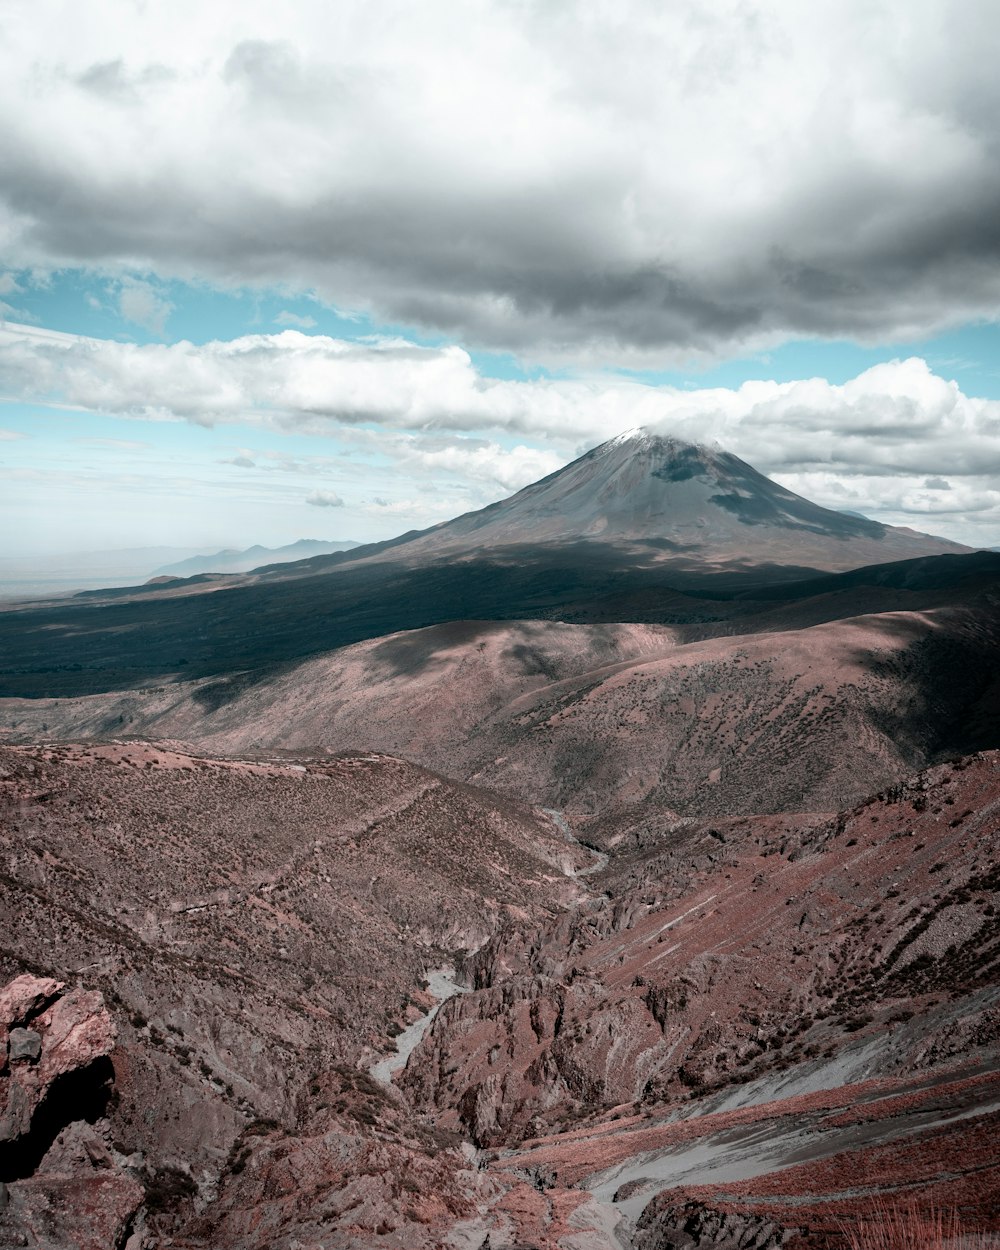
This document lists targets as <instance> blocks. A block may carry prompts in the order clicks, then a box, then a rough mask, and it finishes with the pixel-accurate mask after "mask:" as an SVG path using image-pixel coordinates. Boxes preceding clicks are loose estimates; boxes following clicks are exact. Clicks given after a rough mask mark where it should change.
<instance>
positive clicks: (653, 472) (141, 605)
mask: <svg viewBox="0 0 1000 1250" xmlns="http://www.w3.org/2000/svg"><path fill="white" fill-rule="evenodd" d="M956 558H959V560H960V562H961V561H962V559H964V561H976V560H979V559H981V558H982V557H981V556H973V555H971V554H969V553H968V549H967V548H964V547H960V546H958V545H957V544H955V543H951V542H947V541H946V540H944V539H941V538H933V537H930V536H928V535H926V534H918V533H916V532H915V531H913V530H907V529H897V528H893V527H891V526H884V525H880V524H878V523H877V522H875V521H871V520H868V519H866V518H864V517H857V516H849V515H846V514H844V513H840V512H835V511H831V510H830V509H828V508H822V507H819V506H818V505H817V504H814V503H811V502H810V501H809V500H807V499H803V498H802V497H801V496H799V495H795V494H793V493H792V492H791V491H789V490H786V489H785V488H784V487H782V486H779V485H778V484H777V483H776V482H772V481H771V480H770V479H769V478H767V477H765V476H764V475H763V474H761V473H759V472H758V471H757V470H756V469H754V468H752V467H751V466H750V465H748V464H746V463H745V462H744V461H742V460H740V459H739V458H738V457H736V456H734V455H732V454H730V453H728V452H725V451H721V450H716V449H713V448H709V447H704V446H700V445H697V444H693V443H685V442H681V441H679V440H677V439H673V438H665V437H661V436H659V435H657V434H653V433H650V432H648V431H645V430H638V431H635V432H633V433H631V434H627V435H621V436H619V437H617V438H614V439H611V440H610V441H609V442H606V443H603V444H602V445H601V446H600V447H596V448H594V449H593V450H592V451H589V452H587V453H586V454H585V455H583V456H581V457H580V458H579V459H578V460H575V461H573V463H572V464H569V465H567V466H566V467H565V468H563V469H560V470H559V471H558V472H556V473H553V474H550V475H549V476H548V477H546V478H543V479H542V480H541V481H539V482H536V483H534V484H533V485H531V486H527V487H525V488H524V489H523V490H521V491H519V492H518V493H517V494H516V495H512V496H511V497H510V498H509V499H505V500H502V501H501V502H499V503H495V504H491V505H490V506H489V507H486V508H482V509H480V510H479V511H477V512H470V513H466V514H465V515H464V516H460V517H456V518H455V519H454V520H452V521H447V522H444V523H443V524H441V525H437V526H435V527H433V528H432V529H428V530H423V531H420V532H415V533H409V534H404V535H402V536H401V537H399V538H396V539H393V540H391V541H389V542H384V543H376V544H370V545H368V546H364V547H357V548H355V549H353V550H351V551H347V552H340V553H337V554H333V555H322V556H314V557H312V558H310V559H308V560H300V561H296V562H295V563H292V564H279V565H270V566H266V567H264V568H260V569H257V570H255V571H253V572H250V573H245V574H236V575H229V576H221V575H207V574H202V575H201V576H199V577H193V578H187V579H184V578H177V579H172V580H166V581H158V582H157V583H156V584H151V585H147V586H142V587H133V588H125V589H120V588H119V589H116V590H111V591H87V592H83V593H82V594H80V595H77V596H74V597H73V598H70V599H64V600H51V601H42V602H39V603H36V604H29V605H25V604H12V605H10V607H9V608H8V609H7V610H5V611H0V696H11V695H15V696H16V695H22V696H27V697H29V698H38V697H39V696H43V695H48V696H56V697H59V696H63V695H77V694H95V693H98V692H101V691H108V690H122V689H132V688H135V687H136V686H143V685H148V684H149V683H150V681H154V682H158V681H161V680H163V679H168V680H176V679H177V678H178V677H183V678H200V677H209V676H216V675H221V674H226V673H233V672H242V673H247V672H260V671H263V670H266V669H268V668H270V667H272V666H274V665H275V664H283V663H286V662H288V661H294V662H298V661H300V660H303V659H305V658H306V657H308V656H312V655H317V654H319V653H322V652H328V651H332V650H335V649H337V648H339V647H343V646H347V645H349V644H351V643H356V642H362V641H364V640H366V639H370V638H378V637H382V636H384V635H387V634H391V633H395V632H398V631H400V630H412V629H420V628H423V627H425V626H430V625H438V624H442V623H445V622H449V621H476V620H478V621H489V620H493V621H497V620H507V621H509V620H525V619H527V620H539V619H542V620H550V621H553V620H554V621H567V622H573V623H580V624H584V623H586V624H598V623H607V622H614V621H632V622H636V621H639V622H648V623H654V624H680V623H684V622H688V623H697V624H698V625H699V626H706V625H713V627H716V628H720V629H724V630H725V632H731V631H730V630H729V628H728V625H723V624H721V623H722V622H728V621H730V620H732V619H733V618H734V617H737V616H739V617H744V616H746V614H747V612H748V611H750V610H751V609H750V608H749V607H748V602H749V601H750V600H752V599H766V598H767V596H768V594H769V593H771V592H772V591H774V590H775V589H776V588H779V587H782V586H789V585H790V584H792V583H796V582H803V583H804V584H805V583H808V587H809V590H808V593H809V594H810V596H816V595H829V594H836V593H837V592H838V590H839V589H840V588H839V587H838V585H836V584H833V585H830V586H826V585H825V584H823V581H822V579H823V578H830V577H831V576H833V577H837V576H844V575H845V574H847V573H848V571H850V570H859V569H863V568H866V567H870V566H879V567H880V569H882V570H883V571H882V572H880V573H878V574H877V575H875V574H873V578H874V581H873V584H874V585H876V586H882V585H883V583H884V582H885V579H886V576H887V575H886V574H885V572H884V570H885V568H886V566H890V567H891V566H892V565H895V564H897V563H899V562H913V561H914V560H917V561H919V560H925V561H926V560H930V562H931V566H930V567H923V566H922V567H921V570H920V578H921V580H922V583H923V584H924V588H925V589H929V590H933V589H934V584H935V582H936V580H937V579H939V577H945V576H946V577H948V578H952V579H953V578H954V576H955V573H954V570H952V569H950V568H947V567H945V566H948V565H950V564H953V563H954V561H955V560H956ZM995 562H996V561H995V560H993V563H995ZM938 564H940V565H941V567H940V568H939V567H938ZM850 575H851V577H852V578H854V579H855V581H854V583H853V586H854V590H853V592H852V599H851V612H852V614H856V613H857V612H859V611H864V610H871V609H870V607H868V606H867V603H866V592H865V589H864V587H865V586H866V585H867V584H868V582H867V581H866V580H865V578H864V576H863V575H861V574H858V573H854V572H852V573H851V574H850ZM976 575H977V576H979V577H982V576H986V577H987V578H992V577H993V576H994V571H993V569H992V568H990V569H987V570H985V572H984V571H983V570H978V571H977V574H976ZM859 577H860V578H861V583H860V589H859V588H858V585H859V584H858V582H857V579H858V578H859ZM817 579H820V580H819V582H817ZM890 580H891V579H890ZM782 593H784V591H782ZM879 593H880V596H881V597H880V598H879V604H880V605H881V604H882V599H883V598H884V594H883V592H882V591H880V592H879ZM793 597H794V596H793ZM911 606H914V607H917V606H926V605H924V604H923V603H922V602H921V603H916V602H914V604H912V605H911ZM713 623H715V624H713Z"/></svg>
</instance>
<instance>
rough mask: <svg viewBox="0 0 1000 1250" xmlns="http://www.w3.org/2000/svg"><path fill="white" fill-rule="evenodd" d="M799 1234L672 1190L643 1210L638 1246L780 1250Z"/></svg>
mask: <svg viewBox="0 0 1000 1250" xmlns="http://www.w3.org/2000/svg"><path fill="white" fill-rule="evenodd" d="M794 1235H795V1234H794V1233H793V1231H792V1230H791V1229H788V1228H785V1227H783V1226H782V1225H780V1224H775V1223H774V1222H773V1221H772V1220H768V1219H765V1218H763V1217H761V1216H758V1215H753V1214H751V1213H750V1212H746V1213H737V1212H725V1211H715V1210H713V1209H712V1208H711V1207H706V1206H705V1205H704V1204H703V1203H700V1202H694V1201H687V1202H684V1201H683V1200H681V1201H678V1200H677V1199H676V1198H675V1197H674V1196H673V1194H671V1193H670V1192H669V1191H668V1192H667V1193H666V1194H664V1195H662V1196H661V1197H660V1198H656V1199H654V1200H653V1201H652V1202H651V1203H650V1204H649V1206H648V1207H647V1208H646V1210H645V1211H644V1212H643V1213H642V1218H641V1219H640V1221H639V1225H638V1231H637V1235H636V1238H635V1247H636V1250H702V1248H703V1247H706V1246H711V1247H713V1250H779V1248H780V1247H781V1246H783V1245H784V1244H785V1242H786V1241H788V1240H789V1239H790V1238H791V1237H793V1236H794Z"/></svg>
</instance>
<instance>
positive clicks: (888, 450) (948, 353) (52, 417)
mask: <svg viewBox="0 0 1000 1250" xmlns="http://www.w3.org/2000/svg"><path fill="white" fill-rule="evenodd" d="M998 36H1000V9H998V8H997V6H996V4H995V3H994V0H961V2H960V3H958V4H956V3H954V0H950V2H949V0H898V2H897V0H864V2H863V3H862V2H855V0H836V2H833V0H813V2H812V3H810V4H808V5H804V4H802V3H801V2H800V0H766V2H763V3H758V2H756V0H671V3H669V4H667V3H663V0H656V2H655V3H652V2H651V3H644V2H641V0H613V2H612V0H579V2H570V0H535V2H531V0H466V2H465V3H464V4H463V5H461V6H456V5H454V4H453V3H446V2H444V0H423V2H422V3H421V4H419V5H415V4H412V3H410V2H403V0H338V3H337V4H335V5H331V4H329V3H327V2H326V0H315V2H313V0H285V3H283V4H282V5H274V4H273V3H263V2H260V0H240V3H239V4H236V3H232V2H230V0H215V3H213V4H211V5H205V4H203V3H200V4H197V5H196V4H193V3H190V2H189V0H173V2H172V3H171V4H170V5H157V4H153V3H150V2H149V0H87V3H86V4H79V3H78V2H74V3H63V2H62V0H30V2H28V0H0V557H2V556H4V555H7V556H17V557H32V556H36V555H37V556H42V555H45V554H47V553H54V552H65V551H86V550H100V549H108V548H118V547H122V548H125V547H127V548H135V547H139V546H146V545H149V546H154V545H157V546H159V545H172V546H184V547H202V548H204V549H206V550H212V549H216V548H219V547H245V546H249V545H251V544H253V543H263V544H265V545H268V546H277V545H281V544H284V543H289V542H292V541H294V540H296V539H299V538H303V537H309V538H323V539H330V540H332V539H353V540H356V541H370V540H376V539H380V538H387V537H391V536H393V535H395V534H398V533H401V532H403V531H405V530H408V529H413V528H420V527H423V526H426V525H430V524H433V523H435V522H438V521H441V520H445V519H447V518H449V517H451V516H455V515H457V514H459V513H461V512H464V511H468V510H469V509H471V508H477V507H481V506H483V505H485V504H487V503H489V502H491V501H493V500H495V499H498V498H502V497H503V496H505V495H507V494H510V493H511V492H513V491H515V490H517V489H519V488H520V487H522V486H524V485H526V484H527V483H529V482H530V481H533V480H535V479H537V478H538V477H540V476H543V475H544V474H546V473H549V472H551V471H553V470H554V469H556V468H558V467H559V466H560V465H562V464H565V463H566V462H568V461H569V460H570V459H572V458H573V457H574V456H576V455H578V454H580V453H581V452H582V451H584V450H586V449H587V448H589V447H591V446H593V445H595V444H597V443H599V442H601V441H603V440H604V439H606V438H610V437H612V436H613V435H615V434H618V433H620V432H621V431H622V430H625V429H629V428H632V427H635V426H653V427H655V428H657V429H661V430H663V431H664V432H667V433H671V434H675V435H679V436H681V437H685V438H690V439H692V440H693V441H701V442H718V443H720V444H721V445H722V446H724V447H726V448H727V449H729V450H731V451H734V452H735V453H736V454H738V455H740V456H742V457H743V458H744V459H747V460H749V461H750V462H751V463H752V464H754V465H755V466H756V467H757V468H759V469H761V470H762V471H764V472H766V473H768V474H770V475H771V476H773V477H775V478H776V479H777V480H778V481H780V482H781V483H782V484H784V485H786V486H788V487H790V488H791V489H793V490H796V491H799V492H800V493H802V494H805V495H807V496H808V497H810V498H812V499H814V500H815V501H816V502H818V503H821V504H824V505H826V506H828V507H835V508H841V509H846V510H852V511H858V512H863V513H865V514H866V515H869V516H872V517H875V518H877V519H878V520H881V521H883V522H887V523H889V524H899V525H908V526H911V527H913V528H915V529H920V530H925V531H928V532H932V533H937V534H942V535H945V536H947V537H950V538H954V539H958V540H960V541H964V542H967V543H969V544H970V545H973V546H1000V151H998V149H1000V75H997V73H996V68H995V49H996V47H997V40H998Z"/></svg>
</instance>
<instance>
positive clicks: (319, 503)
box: [306, 490, 344, 508]
mask: <svg viewBox="0 0 1000 1250" xmlns="http://www.w3.org/2000/svg"><path fill="white" fill-rule="evenodd" d="M306 503H311V504H312V505H313V507H315V508H343V507H344V501H343V499H341V497H340V496H339V495H338V494H335V493H334V492H333V491H332V490H314V491H313V493H312V494H311V495H307V496H306Z"/></svg>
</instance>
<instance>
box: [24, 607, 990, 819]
mask: <svg viewBox="0 0 1000 1250" xmlns="http://www.w3.org/2000/svg"><path fill="white" fill-rule="evenodd" d="M898 593H902V592H898ZM825 598H826V597H824V596H820V597H819V600H817V601H815V602H817V603H819V602H821V601H824V600H825ZM904 602H905V597H904ZM918 602H919V600H918ZM795 607H799V608H801V605H791V607H790V608H789V607H788V605H786V607H785V611H783V612H780V613H777V614H775V615H774V616H773V617H771V618H766V620H765V621H762V622H758V624H759V626H760V627H759V628H758V630H757V632H752V633H736V634H735V635H727V636H723V637H714V638H702V639H697V638H695V639H694V640H692V639H691V637H690V635H691V633H692V631H691V629H690V628H685V627H682V626H673V627H666V626H654V625H637V624H612V625H572V624H565V623H559V622H551V621H522V622H514V623H511V624H504V623H499V622H461V623H454V624H451V625H442V626H435V627H433V628H431V629H426V630H418V631H413V632H409V633H404V634H396V635H392V636H390V637H388V638H381V639H377V640H374V641H370V642H365V643H360V644H357V645H356V646H354V647H349V648H345V649H343V650H341V651H336V652H333V653H330V654H329V655H324V656H320V657H318V658H316V659H314V660H311V661H308V662H307V663H305V664H302V665H297V666H288V667H282V668H279V669H275V670H273V671H271V672H268V673H242V674H238V675H236V676H233V677H230V678H226V679H223V680H203V681H200V682H188V683H179V684H169V685H163V686H158V687H153V688H146V689H142V690H137V691H128V692H122V693H117V694H105V695H95V696H90V697H87V698H77V699H58V700H50V699H9V700H3V701H0V726H2V727H3V729H4V730H5V731H6V733H7V735H8V736H9V737H12V738H14V739H15V740H16V739H20V740H26V741H33V740H37V739H38V738H39V737H43V736H45V735H48V736H51V737H63V738H70V739H74V738H80V737H91V738H100V737H107V736H111V737H117V736H120V735H121V734H124V733H129V734H137V735H141V736H144V737H149V736H161V737H164V738H168V739H181V740H184V741H188V742H191V743H195V744H197V745H198V746H199V747H200V748H201V749H206V750H212V751H216V752H220V751H221V752H229V753H232V754H239V753H241V752H245V751H248V750H262V749H264V750H266V749H273V748H275V747H279V746H282V747H289V748H295V749H299V750H314V749H323V750H340V749H344V748H348V747H351V746H353V745H356V744H359V743H360V744H363V745H364V746H365V747H369V748H372V749H374V750H377V751H383V752H390V753H392V754H397V755H401V756H403V757H405V758H407V759H411V760H414V761H416V762H418V763H420V764H423V765H425V766H427V767H430V768H435V769H439V770H441V771H443V772H445V773H447V774H448V775H450V776H459V777H461V778H463V779H465V780H468V781H473V782H475V783H477V784H481V785H487V786H489V787H491V788H493V789H496V790H498V791H502V792H506V793H508V794H511V795H513V796H516V797H517V798H519V799H521V800H522V801H525V802H530V803H540V804H543V805H545V806H548V807H556V808H562V809H566V810H567V811H568V812H570V813H571V814H572V816H573V818H574V819H575V820H576V821H577V822H579V823H581V825H582V823H583V822H586V823H587V824H588V834H587V836H588V837H590V838H594V837H603V836H607V835H606V833H605V832H604V831H603V825H604V824H606V823H607V820H608V819H611V820H613V821H624V822H626V823H629V822H631V824H633V825H646V824H649V823H653V824H654V825H655V824H659V823H662V820H663V819H664V818H665V816H666V817H667V818H669V816H670V814H671V813H674V814H676V813H681V814H684V815H692V816H697V815H707V814H712V815H715V814H719V815H722V814H726V813H742V814H750V813H754V812H769V811H770V812H773V811H782V810H785V811H788V810H792V811H795V810H800V811H801V810H815V809H820V810H825V809H830V808H839V807H842V806H845V805H850V804H852V803H854V802H856V801H858V800H859V799H860V798H862V797H863V796H864V795H866V794H869V793H871V792H872V791H874V790H878V789H881V788H883V787H884V786H887V785H890V784H892V783H893V781H895V780H896V779H897V778H899V777H901V776H905V775H907V774H908V773H910V772H913V771H915V770H916V769H918V768H920V767H923V766H924V765H926V764H928V763H931V762H933V761H935V760H938V759H941V758H946V757H948V756H953V755H955V754H959V753H963V752H968V751H972V750H977V749H981V748H983V747H992V746H996V745H997V743H998V738H997V728H996V726H997V715H996V713H997V709H998V708H1000V616H998V614H997V612H996V610H995V607H994V605H993V602H992V600H991V599H989V598H988V597H985V596H982V597H980V598H978V599H977V598H975V597H973V599H972V600H971V601H970V602H969V603H967V604H960V605H952V606H948V607H923V606H922V607H909V608H902V607H901V608H899V609H898V610H896V611H893V612H881V613H876V614H871V615H865V616H860V617H848V618H847V619H844V620H834V621H827V622H821V623H818V624H813V625H811V626H809V627H807V628H802V627H791V625H790V623H789V622H788V621H787V617H786V613H790V612H791V611H792V609H794V608H795ZM765 624H766V625H768V626H770V627H769V628H766V627H765ZM782 626H784V627H782Z"/></svg>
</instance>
